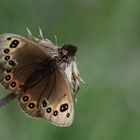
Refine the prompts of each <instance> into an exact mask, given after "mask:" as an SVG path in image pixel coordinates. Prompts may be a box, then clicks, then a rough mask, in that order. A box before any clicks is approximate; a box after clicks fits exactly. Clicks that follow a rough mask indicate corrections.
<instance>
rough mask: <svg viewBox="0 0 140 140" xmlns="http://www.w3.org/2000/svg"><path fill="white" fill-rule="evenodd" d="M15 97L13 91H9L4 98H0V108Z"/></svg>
mask: <svg viewBox="0 0 140 140" xmlns="http://www.w3.org/2000/svg"><path fill="white" fill-rule="evenodd" d="M16 97H17V95H16V94H15V93H10V94H8V95H7V96H5V97H4V98H2V99H1V100H0V108H2V107H5V106H6V105H8V104H9V103H10V102H11V101H12V100H14V99H15V98H16Z"/></svg>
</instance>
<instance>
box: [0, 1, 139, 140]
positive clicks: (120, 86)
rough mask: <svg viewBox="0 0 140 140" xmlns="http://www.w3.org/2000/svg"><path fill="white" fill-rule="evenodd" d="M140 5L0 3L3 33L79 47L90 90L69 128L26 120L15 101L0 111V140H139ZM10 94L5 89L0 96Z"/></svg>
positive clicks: (0, 30) (84, 89)
mask: <svg viewBox="0 0 140 140" xmlns="http://www.w3.org/2000/svg"><path fill="white" fill-rule="evenodd" d="M139 5H140V1H138V0H133V1H132V0H117V1H115V0H70V1H65V0H59V1H57V0H39V1H38V0H24V1H19V0H9V1H8V0H7V1H6V0H1V1H0V33H1V34H2V33H5V32H12V33H16V34H20V35H24V36H26V34H27V32H26V29H25V28H26V27H28V28H29V29H30V30H31V31H32V32H33V34H34V35H36V36H37V35H38V26H40V27H41V28H42V30H43V32H44V35H45V37H46V38H49V39H50V40H52V41H53V42H55V39H54V35H57V38H58V45H60V46H61V45H62V44H63V43H71V44H75V45H76V46H78V54H77V58H78V66H79V69H80V72H81V76H82V78H83V79H84V80H85V81H86V83H87V85H86V86H82V88H81V90H80V92H79V94H78V103H77V104H75V120H74V122H73V124H72V125H71V126H70V127H68V128H59V127H56V126H52V125H50V124H49V123H47V121H43V120H37V119H31V118H29V117H27V116H26V115H25V114H24V113H23V112H22V111H21V110H20V109H19V106H18V105H17V101H14V102H12V103H11V104H9V106H7V107H6V108H3V109H1V110H0V139H1V140H9V139H10V140H30V139H32V140H63V139H66V140H139V139H140V132H139V130H140V101H139V100H140V88H139V84H140V74H139V72H140V39H139V37H140V8H139ZM6 94H7V91H5V90H4V89H2V88H1V94H0V97H3V96H5V95H6Z"/></svg>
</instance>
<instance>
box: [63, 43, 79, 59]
mask: <svg viewBox="0 0 140 140" xmlns="http://www.w3.org/2000/svg"><path fill="white" fill-rule="evenodd" d="M62 51H63V53H64V54H65V55H67V56H73V57H74V56H75V54H76V52H77V47H75V46H73V45H63V47H62Z"/></svg>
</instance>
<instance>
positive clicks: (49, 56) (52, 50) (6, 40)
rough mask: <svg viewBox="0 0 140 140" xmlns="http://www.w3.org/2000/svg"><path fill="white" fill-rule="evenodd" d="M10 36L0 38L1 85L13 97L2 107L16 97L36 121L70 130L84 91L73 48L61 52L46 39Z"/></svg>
mask: <svg viewBox="0 0 140 140" xmlns="http://www.w3.org/2000/svg"><path fill="white" fill-rule="evenodd" d="M39 31H40V37H41V38H40V39H38V38H35V37H33V36H32V34H31V32H30V31H29V30H28V33H29V38H28V39H27V38H24V37H22V36H19V35H15V34H11V33H7V34H2V35H1V36H0V83H1V85H2V86H4V87H5V88H6V89H7V90H9V91H10V94H9V95H7V96H6V97H5V98H3V99H1V101H0V107H3V106H5V105H7V104H8V103H9V102H10V101H11V100H13V99H14V98H15V97H17V98H18V102H19V104H20V106H21V108H22V109H23V110H24V111H25V112H26V113H27V114H28V115H29V116H32V117H35V118H43V119H47V120H48V121H49V122H50V123H52V124H54V125H57V126H69V125H70V124H71V123H72V121H73V117H74V108H73V103H74V102H73V101H74V100H75V95H76V94H77V92H78V90H79V88H80V81H81V82H83V81H82V79H81V78H80V75H79V71H78V68H77V65H76V59H75V54H76V52H77V48H76V47H75V46H73V45H63V46H62V47H61V48H59V47H58V46H56V45H54V44H53V43H52V42H50V41H49V40H48V39H44V38H43V35H42V32H41V30H39Z"/></svg>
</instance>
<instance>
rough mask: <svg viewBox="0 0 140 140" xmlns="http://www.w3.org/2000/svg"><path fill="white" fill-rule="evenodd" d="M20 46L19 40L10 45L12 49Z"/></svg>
mask: <svg viewBox="0 0 140 140" xmlns="http://www.w3.org/2000/svg"><path fill="white" fill-rule="evenodd" d="M18 44H19V41H18V40H13V41H12V43H11V44H10V48H16V47H17V46H18Z"/></svg>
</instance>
